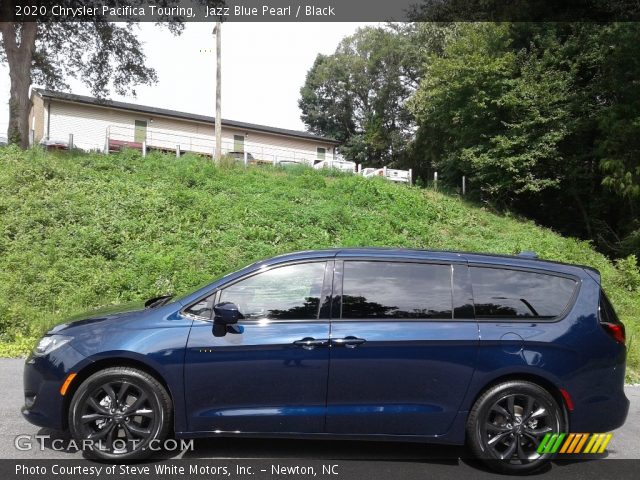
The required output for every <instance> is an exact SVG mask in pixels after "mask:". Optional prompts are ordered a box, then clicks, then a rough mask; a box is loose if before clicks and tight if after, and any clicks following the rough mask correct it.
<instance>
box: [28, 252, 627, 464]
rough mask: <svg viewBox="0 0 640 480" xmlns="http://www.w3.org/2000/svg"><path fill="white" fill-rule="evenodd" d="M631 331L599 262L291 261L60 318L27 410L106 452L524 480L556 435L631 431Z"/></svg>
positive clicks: (33, 360)
mask: <svg viewBox="0 0 640 480" xmlns="http://www.w3.org/2000/svg"><path fill="white" fill-rule="evenodd" d="M625 357H626V348H625V337H624V327H623V325H622V323H621V322H620V321H619V320H618V318H617V317H616V314H615V312H614V310H613V308H612V306H611V304H610V303H609V301H608V300H607V297H606V296H605V294H604V292H603V290H602V288H601V286H600V276H599V274H598V272H597V271H596V270H593V269H591V268H588V267H582V266H576V265H567V264H560V263H552V262H546V261H541V260H537V259H535V258H531V256H510V257H508V256H495V255H480V254H471V253H469V254H467V253H456V252H434V251H419V250H393V249H340V250H323V251H309V252H298V253H293V254H289V255H283V256H279V257H275V258H272V259H269V260H265V261H261V262H258V263H255V264H253V265H250V266H248V267H246V268H244V269H242V270H239V271H237V272H235V273H232V274H229V275H226V276H225V277H223V278H220V279H219V280H217V281H215V282H213V283H211V284H210V285H208V286H206V287H204V288H201V289H200V290H198V291H196V292H194V293H192V294H190V295H187V296H185V297H183V298H180V299H175V300H172V299H170V298H165V297H161V298H158V299H153V300H151V301H149V302H147V304H146V305H145V307H142V308H140V309H134V310H129V311H124V312H118V313H113V312H112V313H109V314H102V315H101V314H93V315H91V316H88V317H87V318H85V319H83V320H80V321H76V322H72V323H67V324H63V325H59V326H57V327H55V328H53V329H52V330H51V331H50V332H49V333H47V334H46V336H45V337H44V338H43V339H42V340H41V341H40V343H39V345H38V346H37V347H36V349H35V350H34V352H33V354H32V355H31V356H30V357H29V358H28V359H27V362H26V366H25V375H24V388H25V406H24V407H23V414H24V416H25V417H26V418H27V419H28V420H29V421H30V422H32V423H34V424H36V425H40V426H44V427H50V428H54V429H66V428H69V430H70V432H71V434H72V435H73V437H74V439H75V440H76V441H77V442H81V441H83V440H89V441H92V442H95V444H96V446H95V447H93V448H91V449H90V452H89V453H90V454H91V455H93V456H97V457H99V458H102V459H107V460H125V459H133V458H141V457H143V456H145V455H147V454H148V452H149V446H150V445H151V443H152V442H158V441H161V440H162V439H163V438H164V437H165V436H166V435H167V434H168V433H169V432H170V431H173V432H174V434H175V435H176V436H177V437H179V438H193V437H203V436H215V435H234V436H237V435H246V436H263V437H295V438H303V437H305V438H306V437H308V438H333V439H376V440H382V439H384V440H405V441H407V440H409V441H418V442H425V443H443V444H452V445H455V444H463V443H465V442H466V443H468V445H469V446H470V448H471V451H472V452H473V453H474V454H475V455H477V456H478V457H480V458H482V459H483V460H485V461H487V462H488V463H490V464H491V465H492V466H494V467H496V468H498V469H501V470H503V471H510V472H515V471H530V470H533V469H536V468H539V467H540V466H541V465H543V464H545V463H546V462H547V461H548V460H549V459H550V458H551V454H546V453H542V454H540V453H538V446H539V444H540V442H541V441H542V439H543V438H544V436H545V435H546V434H547V433H561V432H605V431H609V430H612V429H615V428H617V427H619V426H621V425H622V424H623V422H624V420H625V418H626V415H627V411H628V406H629V402H628V400H627V399H626V397H625V395H624V391H623V384H624V374H625Z"/></svg>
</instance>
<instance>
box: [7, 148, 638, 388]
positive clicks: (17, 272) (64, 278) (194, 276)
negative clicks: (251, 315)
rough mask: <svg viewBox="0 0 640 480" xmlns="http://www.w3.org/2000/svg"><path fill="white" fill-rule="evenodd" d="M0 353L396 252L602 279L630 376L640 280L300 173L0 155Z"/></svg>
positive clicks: (435, 211) (393, 188) (417, 205)
mask: <svg viewBox="0 0 640 480" xmlns="http://www.w3.org/2000/svg"><path fill="white" fill-rule="evenodd" d="M0 191H1V192H2V193H1V195H0V232H1V235H0V355H18V354H21V353H24V352H26V351H27V350H28V349H29V347H30V346H31V344H32V343H33V341H34V340H35V339H36V338H37V337H38V336H39V335H40V334H41V333H42V332H43V331H44V330H46V329H47V328H49V327H50V326H51V325H53V324H55V323H58V322H60V321H62V320H64V319H65V318H66V317H68V316H69V315H72V314H76V313H78V312H80V311H83V310H86V309H89V308H91V307H95V306H100V305H107V304H115V303H121V302H127V301H131V300H137V299H144V298H147V297H150V296H153V295H156V294H162V293H165V292H167V291H174V292H177V293H185V292H188V291H189V290H191V289H193V288H194V287H195V286H197V285H200V284H203V283H204V282H206V281H209V280H211V279H213V278H214V277H216V276H218V275H219V274H220V273H222V272H226V271H228V270H230V269H233V268H237V267H241V266H243V265H245V264H247V263H250V262H252V261H255V260H257V259H260V258H264V257H269V256H271V255H275V254H279V253H285V252H290V251H293V250H301V249H314V248H323V247H350V246H397V247H420V248H434V249H455V250H469V251H475V252H494V253H506V254H513V253H518V252H519V251H521V250H535V251H536V252H538V254H539V255H540V256H541V257H542V258H545V259H550V260H560V261H566V262H575V263H582V264H586V265H591V266H594V267H596V268H598V269H599V270H600V271H601V272H602V276H603V283H604V286H605V289H606V290H607V292H608V293H609V295H610V296H611V298H612V301H613V303H614V304H615V306H616V308H617V310H618V312H619V314H620V316H621V317H622V319H623V320H624V322H625V324H626V327H627V332H628V344H629V345H630V351H629V367H630V368H629V369H628V379H629V380H631V381H637V380H638V379H639V378H640V374H639V373H640V368H639V367H640V357H639V354H638V348H637V343H638V338H639V336H638V335H639V333H640V328H639V326H638V313H639V312H640V295H639V293H640V292H639V287H640V280H639V279H640V274H638V270H637V265H635V263H634V261H633V259H628V260H627V261H625V262H620V263H619V265H618V266H616V265H614V264H613V263H611V262H610V261H609V260H607V259H606V258H605V257H604V256H602V255H601V254H599V253H597V252H596V251H595V250H594V249H593V248H592V247H591V246H590V244H589V243H587V242H583V241H579V240H575V239H572V238H563V237H561V236H560V235H558V234H556V233H554V232H552V231H551V230H548V229H544V228H540V227H538V226H536V225H535V224H534V223H533V222H530V221H524V220H523V219H521V218H517V217H513V216H510V215H497V214H495V213H492V212H490V211H487V210H485V209H483V208H480V207H478V206H477V205H473V204H470V203H467V202H465V201H463V200H461V199H460V198H458V197H455V196H448V195H445V194H442V193H436V192H434V191H432V190H423V189H419V188H415V187H412V188H409V187H406V186H402V185H394V184H392V183H390V182H385V181H384V180H382V179H363V178H359V177H356V176H353V175H348V174H339V173H331V172H318V171H314V170H312V169H308V168H288V169H277V168H272V167H252V168H249V169H246V170H245V169H243V168H242V167H237V168H234V167H230V166H225V167H215V166H214V165H212V164H211V163H210V162H208V161H207V160H205V159H201V158H197V157H192V156H184V157H181V158H179V159H176V158H174V157H172V156H161V155H151V156H149V157H147V158H145V159H142V158H140V157H139V155H138V154H136V153H134V152H125V153H123V154H120V155H111V156H102V155H97V154H96V155H87V154H76V155H70V154H49V153H44V152H41V151H39V150H32V151H28V152H22V151H19V150H18V149H15V148H4V149H0Z"/></svg>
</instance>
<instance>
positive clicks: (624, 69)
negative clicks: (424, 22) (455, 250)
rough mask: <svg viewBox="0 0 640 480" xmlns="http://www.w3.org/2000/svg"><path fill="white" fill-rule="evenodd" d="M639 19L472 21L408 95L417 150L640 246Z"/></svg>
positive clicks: (615, 245) (558, 221) (548, 213)
mask: <svg viewBox="0 0 640 480" xmlns="http://www.w3.org/2000/svg"><path fill="white" fill-rule="evenodd" d="M638 45H640V25H639V24H637V23H610V24H590V23H535V24H533V23H514V24H511V23H501V24H497V23H492V24H482V23H476V24H462V25H460V26H459V27H458V30H457V33H456V36H455V37H454V38H453V39H452V40H451V41H450V42H448V43H447V44H446V45H445V48H444V51H443V52H442V54H439V55H435V54H431V55H429V56H427V58H426V62H425V69H424V74H423V78H422V81H421V83H420V86H419V88H418V90H417V92H416V94H415V95H414V97H413V98H412V99H411V100H410V102H409V106H410V109H411V111H412V112H413V113H414V115H415V116H416V119H417V125H418V129H417V134H416V141H415V144H417V145H425V146H428V147H429V148H425V149H422V150H421V149H415V151H414V155H415V161H416V162H417V163H419V164H423V165H424V164H428V165H431V164H433V165H435V166H436V167H437V168H438V169H439V170H440V171H441V172H442V173H443V180H445V181H448V182H449V183H451V184H458V182H459V179H460V176H461V175H462V174H465V175H467V176H468V177H470V178H469V180H470V185H471V187H472V190H473V192H472V193H474V194H475V195H476V196H478V197H480V198H482V199H483V200H486V201H489V202H491V203H493V204H495V205H498V206H502V207H507V208H514V209H516V210H517V211H519V212H521V213H524V214H525V215H527V216H529V217H531V218H534V219H535V220H536V221H539V222H541V223H543V224H545V225H548V226H551V227H554V228H557V229H558V230H560V231H562V232H564V233H567V234H571V235H577V236H582V237H586V238H590V239H592V240H594V241H595V242H596V243H597V245H598V246H599V247H600V248H601V249H602V250H603V251H605V252H607V253H610V254H613V255H626V254H629V253H634V252H635V253H637V252H638V251H640V225H639V221H638V214H637V212H638V206H639V203H638V202H639V200H640V164H639V163H638V162H639V161H638V159H639V158H640V144H639V143H638V142H639V140H638V139H640V93H639V92H640V91H639V90H638V88H637V79H638V78H640V60H638V59H639V58H640V55H638V54H639V53H640V50H639V49H640V47H639V46H638Z"/></svg>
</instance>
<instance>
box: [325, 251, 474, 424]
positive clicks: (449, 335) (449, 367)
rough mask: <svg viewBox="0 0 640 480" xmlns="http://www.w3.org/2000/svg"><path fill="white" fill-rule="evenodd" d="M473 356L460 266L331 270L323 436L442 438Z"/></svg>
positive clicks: (372, 265) (367, 265)
mask: <svg viewBox="0 0 640 480" xmlns="http://www.w3.org/2000/svg"><path fill="white" fill-rule="evenodd" d="M477 350H478V328H477V324H476V322H475V320H474V318H473V307H472V298H471V289H470V282H469V278H468V268H467V265H466V263H464V262H459V263H456V262H454V263H451V262H434V263H424V262H403V261H397V260H393V261H388V260H384V261H379V260H361V259H348V258H346V259H344V261H336V271H335V275H334V302H333V308H332V322H331V349H330V361H329V382H328V396H327V422H326V431H327V432H328V433H344V434H389V435H438V434H442V433H445V432H446V431H447V430H448V429H449V427H450V425H451V424H452V422H453V420H454V418H455V416H456V413H457V411H458V408H459V406H460V403H461V401H462V399H463V397H464V395H465V392H466V390H467V387H468V384H469V381H470V379H471V377H472V375H473V372H474V368H475V362H476V355H477Z"/></svg>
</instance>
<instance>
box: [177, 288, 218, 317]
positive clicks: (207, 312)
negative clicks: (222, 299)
mask: <svg viewBox="0 0 640 480" xmlns="http://www.w3.org/2000/svg"><path fill="white" fill-rule="evenodd" d="M215 297H216V294H215V293H213V294H211V295H209V296H208V297H207V298H203V299H202V300H200V301H199V302H198V303H194V304H193V305H191V306H189V307H187V308H185V309H184V312H185V313H188V314H190V315H195V316H197V317H204V318H211V317H212V315H213V302H214V301H215Z"/></svg>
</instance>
